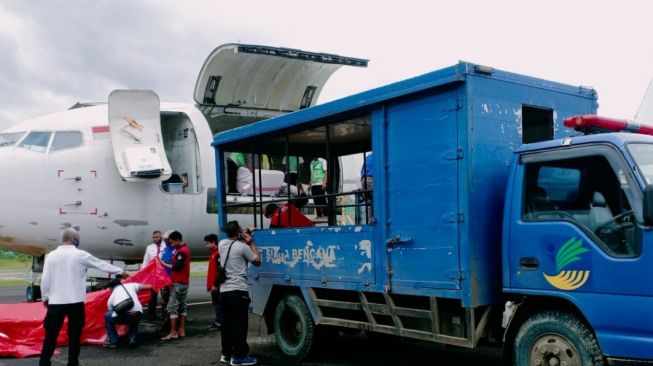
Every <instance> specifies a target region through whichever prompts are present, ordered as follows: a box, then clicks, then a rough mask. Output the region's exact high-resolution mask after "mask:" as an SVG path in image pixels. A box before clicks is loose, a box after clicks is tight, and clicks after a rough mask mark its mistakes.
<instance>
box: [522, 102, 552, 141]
mask: <svg viewBox="0 0 653 366" xmlns="http://www.w3.org/2000/svg"><path fill="white" fill-rule="evenodd" d="M552 139H553V110H552V109H548V108H540V107H534V106H528V105H523V106H522V143H524V144H529V143H532V142H538V141H546V140H552Z"/></svg>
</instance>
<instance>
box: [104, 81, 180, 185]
mask: <svg viewBox="0 0 653 366" xmlns="http://www.w3.org/2000/svg"><path fill="white" fill-rule="evenodd" d="M109 130H110V132H111V146H112V147H113V157H114V160H115V162H116V167H117V168H118V171H119V172H120V176H121V177H122V178H123V179H124V180H126V181H131V182H133V181H138V180H142V179H151V178H158V179H160V180H165V179H167V178H169V177H170V175H171V169H170V164H169V163H168V158H167V157H166V153H165V149H164V147H163V139H162V137H161V112H160V102H159V96H158V95H156V94H155V93H154V92H152V91H149V90H114V91H113V92H111V94H109Z"/></svg>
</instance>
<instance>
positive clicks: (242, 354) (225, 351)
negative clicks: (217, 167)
mask: <svg viewBox="0 0 653 366" xmlns="http://www.w3.org/2000/svg"><path fill="white" fill-rule="evenodd" d="M225 233H226V234H227V236H228V239H223V240H221V241H220V243H218V251H219V253H220V265H221V266H222V267H223V268H224V269H225V273H226V278H225V281H224V283H222V285H221V286H220V300H221V303H222V314H223V317H224V318H223V319H224V323H223V324H222V357H221V358H220V362H221V363H229V362H230V363H231V365H232V366H236V365H255V364H256V359H255V358H252V357H248V355H247V354H248V352H249V345H248V344H247V327H248V324H247V323H248V316H249V314H248V312H249V303H250V299H249V293H248V292H247V265H248V263H252V264H253V265H255V266H260V265H261V255H260V254H259V252H258V248H257V247H256V244H254V240H253V238H252V235H251V231H250V230H247V231H244V232H243V230H242V229H241V227H240V225H239V224H238V221H229V222H228V223H227V225H226V226H225Z"/></svg>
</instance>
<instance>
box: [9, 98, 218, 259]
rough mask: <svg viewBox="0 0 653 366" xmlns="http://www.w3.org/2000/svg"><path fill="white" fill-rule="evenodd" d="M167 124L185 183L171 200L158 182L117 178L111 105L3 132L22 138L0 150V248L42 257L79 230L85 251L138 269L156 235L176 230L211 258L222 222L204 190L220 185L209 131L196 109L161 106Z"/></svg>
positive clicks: (42, 119) (168, 143) (196, 252)
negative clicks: (211, 241) (210, 245)
mask: <svg viewBox="0 0 653 366" xmlns="http://www.w3.org/2000/svg"><path fill="white" fill-rule="evenodd" d="M161 116H162V120H161V123H162V131H163V134H162V135H163V136H162V138H163V139H164V141H165V142H166V144H165V145H166V152H168V154H169V160H170V161H171V165H172V167H173V172H175V170H174V169H175V168H178V169H180V170H179V171H177V173H179V174H178V175H180V176H184V178H185V182H184V183H182V184H181V185H180V186H182V187H180V189H179V190H176V192H175V193H171V192H166V191H165V190H164V187H163V186H162V182H161V179H156V178H153V179H146V180H139V181H136V182H128V181H125V180H123V179H122V178H121V176H120V175H119V174H118V170H117V168H116V165H115V163H114V159H113V150H112V147H111V141H110V138H109V133H108V130H109V127H108V126H109V123H108V120H107V119H108V117H107V106H106V105H98V106H91V107H85V108H79V109H73V110H68V111H64V112H58V113H54V114H50V115H46V116H43V117H39V118H36V119H33V120H30V121H26V122H23V123H20V124H17V125H15V126H12V127H11V128H10V129H8V130H7V131H5V133H9V132H21V133H24V136H22V142H21V141H18V143H17V144H16V145H14V146H5V147H0V166H1V167H2V170H3V174H1V175H0V197H1V198H0V201H1V202H2V203H3V209H2V210H0V247H2V248H7V249H13V250H17V251H20V252H26V253H30V254H33V255H40V254H44V253H46V252H49V251H51V250H53V249H54V248H56V246H57V245H59V243H60V232H61V230H62V229H64V228H66V227H73V228H76V229H78V230H79V232H80V236H81V246H80V247H81V248H83V249H86V250H88V251H90V252H92V253H94V254H95V255H96V256H98V257H100V258H104V259H119V260H126V261H139V260H140V259H141V258H142V256H143V253H144V249H145V247H146V246H147V245H148V244H149V243H151V235H152V232H153V231H154V230H161V231H165V230H168V229H174V230H178V231H180V232H181V233H182V234H183V235H184V240H185V241H186V242H187V243H188V244H189V246H190V248H191V253H192V254H193V256H198V257H202V256H206V255H207V251H206V248H205V245H204V241H203V237H204V235H206V234H208V233H211V232H217V216H216V215H215V214H209V213H207V210H206V208H207V200H208V197H207V196H208V189H209V188H211V187H215V173H214V169H215V158H214V153H213V149H212V147H211V145H210V144H211V138H212V133H211V131H210V128H209V126H208V123H207V121H206V119H205V118H204V116H203V115H202V113H201V112H200V111H199V110H198V109H197V108H196V107H195V106H194V105H191V104H170V105H166V104H164V105H163V106H162V108H161ZM32 132H41V134H34V135H30V133H32ZM47 133H49V136H48V137H47V141H45V142H44V141H43V140H45V139H46V136H45V135H46V134H47ZM78 134H80V135H81V141H79V142H77V141H73V142H72V143H71V142H68V145H76V144H77V143H79V145H78V146H70V147H66V146H65V145H66V142H65V140H76V139H77V138H78ZM30 136H33V137H34V139H32V140H30V141H28V142H29V144H27V145H26V144H25V139H27V138H30ZM58 136H60V139H59V138H58ZM71 136H72V137H71ZM39 137H40V141H34V140H38V138H39ZM60 141H64V143H63V145H64V147H65V148H61V149H60V148H59V147H60V146H61V143H60ZM32 142H35V144H31V143H32ZM42 145H45V146H42ZM182 160H184V161H182ZM181 170H183V171H181Z"/></svg>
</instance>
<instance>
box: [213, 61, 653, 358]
mask: <svg viewBox="0 0 653 366" xmlns="http://www.w3.org/2000/svg"><path fill="white" fill-rule="evenodd" d="M597 107H598V104H597V94H596V92H595V91H594V90H593V89H591V88H586V87H577V86H570V85H565V84H561V83H556V82H550V81H546V80H542V79H538V78H533V77H528V76H523V75H518V74H514V73H509V72H505V71H501V70H497V69H494V68H491V67H486V66H482V65H476V64H472V63H467V62H460V63H458V64H456V65H454V66H451V67H448V68H445V69H442V70H438V71H434V72H431V73H428V74H425V75H422V76H418V77H415V78H411V79H408V80H404V81H401V82H397V83H394V84H390V85H387V86H383V87H380V88H377V89H373V90H369V91H366V92H362V93H360V94H356V95H352V96H349V97H346V98H343V99H340V100H336V101H333V102H329V103H325V104H322V105H318V106H315V107H310V108H306V109H303V110H300V111H297V112H294V113H290V114H287V115H283V116H280V117H275V118H272V119H268V120H265V121H261V122H257V123H254V124H251V125H247V126H243V127H241V128H237V129H234V130H229V131H226V132H222V133H219V134H217V135H216V136H215V137H214V142H213V145H214V147H215V151H216V157H217V158H216V161H217V162H218V166H217V182H218V188H217V189H218V192H221V193H220V194H218V195H217V201H218V207H219V221H220V225H221V226H224V224H225V223H226V222H227V221H229V220H243V218H245V217H249V219H248V220H249V222H253V224H254V226H256V228H257V230H256V231H255V232H254V238H255V241H256V243H257V245H258V246H259V248H260V250H261V255H262V260H263V263H262V265H261V266H260V267H252V268H251V269H250V270H249V274H248V280H249V282H250V285H251V288H250V293H251V296H252V305H251V306H252V311H253V312H254V313H256V314H259V315H261V316H263V317H264V319H265V321H266V324H267V329H269V330H270V331H271V332H274V333H275V337H276V341H277V344H278V346H279V347H280V349H281V350H282V351H283V352H284V353H285V354H287V355H288V356H290V357H293V358H295V359H303V358H304V357H306V356H307V355H308V354H309V353H310V351H311V350H312V349H314V347H315V346H316V345H319V343H320V342H321V339H322V338H321V337H324V336H329V335H333V334H334V332H335V331H338V330H342V329H353V330H364V331H366V332H368V333H369V334H370V335H374V334H379V333H381V334H387V335H392V336H401V337H408V338H413V339H418V340H423V341H431V342H436V343H442V344H449V345H455V346H460V347H467V348H476V347H478V346H479V343H481V344H488V343H491V344H497V345H501V346H502V347H503V349H504V351H505V353H504V354H505V355H506V356H507V357H508V358H509V359H510V360H512V362H513V363H514V364H515V365H567V366H572V365H603V364H606V363H609V364H622V363H629V362H630V363H636V364H639V363H650V362H653V361H652V360H653V312H652V311H651V309H653V285H652V283H653V282H652V281H649V277H651V274H652V272H653V270H652V268H653V255H652V254H653V253H651V251H650V249H651V248H648V247H647V245H653V231H652V230H651V229H652V226H651V225H653V193H652V192H653V188H651V187H652V186H651V184H652V183H653V182H652V180H653V137H651V136H647V135H644V134H637V133H632V132H627V131H636V130H637V129H638V126H636V125H635V124H634V123H631V122H625V123H623V124H619V123H611V122H614V121H611V120H607V119H601V118H600V117H595V116H593V115H594V114H595V113H596V112H597ZM575 116H580V117H575ZM565 120H567V122H566V123H567V124H568V125H569V126H572V127H576V128H575V129H574V128H568V127H565V126H563V121H565ZM615 126H617V127H615ZM622 130H623V131H624V132H619V131H622ZM579 131H581V132H579ZM231 152H244V153H246V154H252V156H262V155H263V154H265V155H267V156H269V157H270V161H271V165H272V166H271V167H270V170H275V169H276V170H279V169H281V170H282V172H283V173H285V175H286V176H288V175H289V173H291V171H290V169H289V168H288V167H286V166H285V165H282V164H280V159H281V157H288V158H290V157H301V158H302V159H301V160H300V162H301V161H302V160H303V161H304V164H303V166H304V167H303V169H302V168H301V165H302V164H300V168H299V172H298V173H297V177H298V178H297V181H292V180H289V179H285V180H284V183H283V184H282V186H281V187H278V188H279V191H278V192H277V191H275V189H276V188H277V187H272V189H271V188H270V185H273V186H274V184H272V183H270V180H269V179H267V178H266V176H267V175H268V174H269V172H268V171H266V170H263V169H261V170H255V173H254V174H253V177H252V179H253V185H254V189H253V190H252V193H251V194H249V195H246V194H239V195H237V196H236V197H233V196H234V195H233V194H231V193H228V192H227V191H226V190H225V182H226V174H227V170H226V167H225V159H226V157H227V156H228V154H230V153H231ZM369 153H372V155H371V157H370V158H369V159H368V161H369V162H371V165H372V166H373V168H374V169H373V171H372V173H371V174H366V173H365V172H364V171H365V167H363V169H362V170H363V172H361V166H360V165H358V166H355V164H354V166H353V167H352V164H351V161H355V162H357V164H363V165H364V164H366V163H363V162H364V161H365V159H364V157H365V156H366V154H369ZM352 159H353V160H352ZM284 161H285V160H284ZM320 161H322V162H323V163H324V164H326V171H327V173H326V178H324V180H323V181H324V184H323V187H322V188H324V189H323V190H322V191H320V190H317V191H315V188H316V187H317V186H318V185H319V183H316V182H315V180H314V179H313V178H314V176H312V174H310V173H311V172H310V171H311V170H312V169H313V168H314V165H313V164H317V163H316V162H320ZM309 163H310V164H309ZM279 167H284V168H279ZM361 173H362V174H364V176H360V174H361ZM367 175H370V176H372V177H373V180H371V181H368V180H366V178H367V177H366V176H367ZM351 176H355V177H357V178H358V179H361V178H362V179H361V181H362V184H360V185H356V186H354V187H352V186H351V184H350V185H346V184H343V182H344V181H346V180H347V177H351ZM349 181H351V179H350V180H349ZM354 181H355V179H354ZM257 185H258V187H259V188H257ZM263 188H265V189H263ZM302 191H304V192H309V191H313V195H312V196H311V195H309V198H310V200H309V201H308V204H306V205H304V206H303V207H302V204H303V203H305V202H300V201H301V200H302V199H303V200H306V197H304V196H303V195H302V194H301V192H302ZM265 192H275V193H272V194H269V193H265ZM272 203H275V204H276V205H280V206H285V207H286V208H292V206H295V207H296V208H299V209H300V211H301V212H302V214H304V215H306V216H307V217H308V218H310V219H311V220H313V221H314V222H315V225H314V226H310V227H301V228H298V227H293V225H292V217H290V218H289V221H290V222H289V223H288V224H287V225H285V227H274V228H270V224H274V223H271V222H270V220H268V219H267V218H266V217H265V215H264V212H265V208H266V207H267V206H268V205H270V204H272ZM317 209H321V210H324V211H326V215H325V216H324V217H319V216H320V215H317V214H316V211H317ZM272 226H279V225H272Z"/></svg>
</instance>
